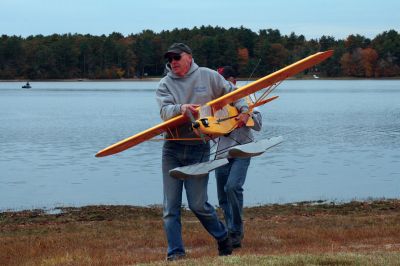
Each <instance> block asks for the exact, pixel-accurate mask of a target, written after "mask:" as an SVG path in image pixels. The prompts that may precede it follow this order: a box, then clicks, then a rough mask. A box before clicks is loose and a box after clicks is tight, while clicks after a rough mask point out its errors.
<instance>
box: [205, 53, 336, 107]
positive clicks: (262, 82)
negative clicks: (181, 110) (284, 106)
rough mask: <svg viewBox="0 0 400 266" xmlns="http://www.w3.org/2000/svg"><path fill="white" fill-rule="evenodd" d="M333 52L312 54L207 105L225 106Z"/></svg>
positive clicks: (315, 62)
mask: <svg viewBox="0 0 400 266" xmlns="http://www.w3.org/2000/svg"><path fill="white" fill-rule="evenodd" d="M332 54H333V50H329V51H326V52H318V53H315V54H313V55H310V56H308V57H306V58H304V59H302V60H300V61H297V62H295V63H293V64H291V65H289V66H287V67H284V68H282V69H280V70H278V71H276V72H274V73H272V74H270V75H267V76H265V77H263V78H260V79H258V80H256V81H254V82H252V83H250V84H247V85H245V86H243V87H240V88H239V89H236V90H234V91H232V92H230V93H228V94H225V95H224V96H221V97H219V98H217V99H215V100H213V101H210V102H208V103H207V104H206V105H209V106H212V107H213V108H215V109H220V108H222V107H223V106H225V105H227V104H230V103H231V102H234V101H236V100H239V99H241V98H243V97H245V96H247V95H250V94H252V93H255V92H256V91H259V90H261V89H263V88H266V87H268V86H271V85H273V84H275V83H277V82H279V81H281V80H284V79H286V78H288V77H290V76H294V75H296V74H298V73H300V72H302V71H303V70H306V69H307V68H310V67H312V66H314V65H316V64H318V63H321V62H322V61H324V60H325V59H327V58H328V57H330V56H331V55H332Z"/></svg>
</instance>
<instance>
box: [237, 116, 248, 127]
mask: <svg viewBox="0 0 400 266" xmlns="http://www.w3.org/2000/svg"><path fill="white" fill-rule="evenodd" d="M249 117H250V115H249V114H247V113H241V114H239V115H238V116H237V117H236V118H235V119H236V120H237V121H238V125H237V127H238V128H240V127H244V126H246V123H247V120H249Z"/></svg>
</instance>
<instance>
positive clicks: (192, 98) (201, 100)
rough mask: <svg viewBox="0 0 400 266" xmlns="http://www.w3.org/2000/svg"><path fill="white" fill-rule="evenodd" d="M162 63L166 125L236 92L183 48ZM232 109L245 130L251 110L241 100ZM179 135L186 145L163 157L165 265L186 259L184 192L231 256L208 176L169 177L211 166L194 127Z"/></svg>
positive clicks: (160, 93) (172, 145)
mask: <svg viewBox="0 0 400 266" xmlns="http://www.w3.org/2000/svg"><path fill="white" fill-rule="evenodd" d="M164 57H165V58H166V59H167V60H168V63H167V66H166V68H167V71H168V73H167V75H166V76H165V77H164V78H163V79H161V81H160V83H159V85H158V89H157V101H158V104H159V106H160V115H161V118H162V119H163V120H164V121H165V120H168V119H170V118H172V117H175V116H178V115H180V114H183V115H186V116H197V114H198V111H197V108H198V107H199V106H201V105H204V104H205V103H207V102H209V101H211V100H213V99H216V98H218V97H221V96H222V95H225V94H226V93H229V92H230V91H232V90H233V88H232V87H231V85H230V84H229V83H228V82H227V81H226V80H225V79H224V78H223V77H222V76H221V75H220V74H218V72H216V71H214V70H211V69H209V68H205V67H199V66H198V65H197V64H196V63H195V62H194V60H193V58H192V50H191V49H190V48H189V47H188V46H187V45H185V44H183V43H174V44H173V45H171V46H170V47H169V49H168V51H167V52H166V53H165V55H164ZM234 105H235V106H236V108H237V109H238V111H239V112H240V113H241V114H240V115H239V116H238V118H237V119H238V121H239V127H240V126H243V125H245V124H246V122H247V119H248V117H249V116H248V115H247V112H248V110H249V107H248V105H247V103H246V101H245V100H238V101H236V102H235V103H234ZM177 131H178V134H177V135H179V137H180V139H183V140H181V141H180V140H174V141H166V142H165V144H164V146H163V152H162V172H163V190H164V202H163V220H164V228H165V231H166V235H167V240H168V251H167V259H168V260H177V259H180V258H183V257H184V256H185V248H184V246H183V241H182V227H181V215H180V214H181V213H180V210H181V207H182V190H183V186H185V189H186V196H187V201H188V205H189V208H190V210H192V211H193V213H194V214H195V215H196V216H197V218H198V219H199V220H200V222H201V223H202V225H203V226H204V228H205V229H206V230H207V231H208V232H209V233H210V234H211V235H212V236H213V237H214V238H215V239H216V240H217V243H218V250H219V255H220V256H224V255H230V254H231V253H232V243H231V240H230V238H229V235H228V232H227V229H226V227H225V226H224V224H223V223H222V222H221V221H220V220H219V219H218V217H217V214H216V212H215V209H214V208H213V207H212V205H210V204H209V203H208V196H207V184H208V175H205V176H204V177H201V178H188V179H185V180H181V179H176V178H173V177H171V176H170V174H169V171H170V170H171V169H174V168H176V167H182V166H186V165H192V164H196V163H200V162H206V161H208V160H209V153H210V146H209V143H208V142H207V143H204V142H203V141H201V140H199V139H198V136H197V135H196V134H195V133H194V132H193V131H192V129H191V125H190V123H189V124H184V125H182V126H180V127H179V128H178V129H177ZM167 134H170V133H167ZM167 138H168V136H167Z"/></svg>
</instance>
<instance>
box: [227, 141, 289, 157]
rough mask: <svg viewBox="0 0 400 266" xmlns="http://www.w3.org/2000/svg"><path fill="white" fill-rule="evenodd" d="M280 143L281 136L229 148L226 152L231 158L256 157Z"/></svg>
mask: <svg viewBox="0 0 400 266" xmlns="http://www.w3.org/2000/svg"><path fill="white" fill-rule="evenodd" d="M282 141H283V138H282V136H279V137H274V138H270V139H263V140H260V141H257V142H250V143H247V144H243V145H238V146H235V147H233V148H231V149H230V150H229V151H228V154H229V157H231V158H248V157H253V156H258V155H261V154H263V153H264V152H266V151H267V150H268V149H270V148H272V147H274V146H276V145H278V144H279V143H281V142H282Z"/></svg>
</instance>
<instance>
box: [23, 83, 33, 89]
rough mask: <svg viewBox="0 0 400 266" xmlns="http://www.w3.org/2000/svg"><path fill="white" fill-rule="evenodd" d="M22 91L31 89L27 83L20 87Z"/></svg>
mask: <svg viewBox="0 0 400 266" xmlns="http://www.w3.org/2000/svg"><path fill="white" fill-rule="evenodd" d="M22 88H23V89H30V88H32V87H31V85H30V84H29V82H27V83H26V84H25V85H23V86H22Z"/></svg>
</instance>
